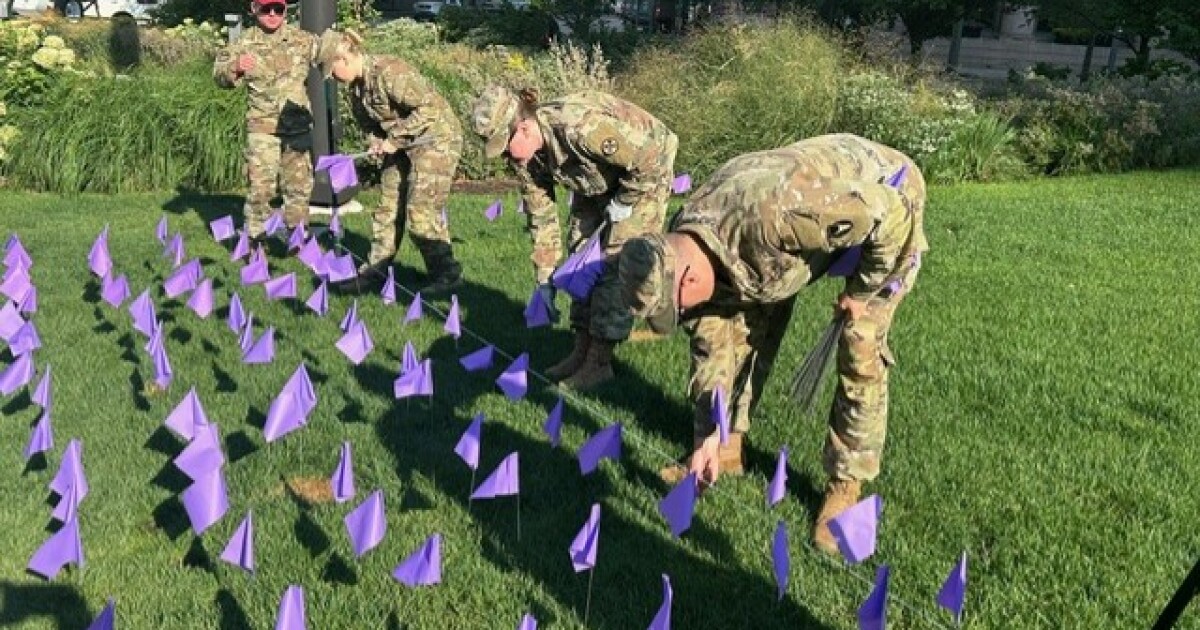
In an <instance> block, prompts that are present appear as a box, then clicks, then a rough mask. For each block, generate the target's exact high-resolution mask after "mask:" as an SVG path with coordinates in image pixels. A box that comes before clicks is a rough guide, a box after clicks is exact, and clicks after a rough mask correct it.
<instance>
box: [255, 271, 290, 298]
mask: <svg viewBox="0 0 1200 630" xmlns="http://www.w3.org/2000/svg"><path fill="white" fill-rule="evenodd" d="M263 287H264V288H265V289H266V290H267V299H268V300H282V299H283V298H294V297H296V274H295V273H289V274H287V275H283V276H279V277H278V278H272V279H270V280H267V282H266V283H265V284H264V285H263Z"/></svg>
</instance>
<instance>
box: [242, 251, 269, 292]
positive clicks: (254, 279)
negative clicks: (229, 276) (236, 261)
mask: <svg viewBox="0 0 1200 630" xmlns="http://www.w3.org/2000/svg"><path fill="white" fill-rule="evenodd" d="M259 251H262V250H259ZM240 273H241V278H242V285H243V286H249V285H252V284H262V283H264V282H266V281H267V280H270V279H271V270H270V268H268V267H267V259H266V258H265V257H260V258H252V260H251V261H250V264H248V265H246V266H245V267H242V270H241V272H240Z"/></svg>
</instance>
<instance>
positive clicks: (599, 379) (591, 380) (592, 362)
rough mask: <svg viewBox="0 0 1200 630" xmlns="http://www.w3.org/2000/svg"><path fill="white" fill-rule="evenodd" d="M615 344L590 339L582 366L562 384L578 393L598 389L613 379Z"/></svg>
mask: <svg viewBox="0 0 1200 630" xmlns="http://www.w3.org/2000/svg"><path fill="white" fill-rule="evenodd" d="M616 347H617V344H615V343H613V342H611V341H605V340H603V339H592V342H591V345H590V346H588V351H587V358H585V359H584V361H583V365H580V366H579V369H577V370H575V373H574V374H572V375H571V376H570V377H569V378H567V379H565V380H563V382H562V384H563V385H566V386H567V387H570V388H571V389H574V390H578V391H586V390H589V389H592V388H594V387H599V386H600V385H603V384H604V383H607V382H608V381H611V380H612V379H613V378H614V376H615V375H614V374H613V369H612V356H613V349H614V348H616Z"/></svg>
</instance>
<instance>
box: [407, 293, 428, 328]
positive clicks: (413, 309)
mask: <svg viewBox="0 0 1200 630" xmlns="http://www.w3.org/2000/svg"><path fill="white" fill-rule="evenodd" d="M423 314H424V310H423V309H422V307H421V292H420V291H417V294H416V295H414V296H413V301H412V303H411V304H409V305H408V312H407V313H405V314H404V323H405V324H407V323H409V322H415V321H417V320H418V319H421V316H422V315H423Z"/></svg>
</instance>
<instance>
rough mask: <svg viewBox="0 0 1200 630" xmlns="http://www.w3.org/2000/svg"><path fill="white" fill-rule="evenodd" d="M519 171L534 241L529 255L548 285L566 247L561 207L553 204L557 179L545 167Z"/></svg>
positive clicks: (521, 168) (542, 279)
mask: <svg viewBox="0 0 1200 630" xmlns="http://www.w3.org/2000/svg"><path fill="white" fill-rule="evenodd" d="M516 173H517V180H518V181H520V182H521V198H522V199H524V201H525V213H526V217H527V220H528V228H529V239H530V240H531V241H532V243H533V253H532V254H531V255H530V257H529V258H530V260H532V261H533V267H534V270H535V272H536V274H537V282H538V284H545V283H547V282H549V281H550V276H551V275H553V274H554V268H555V267H556V266H557V265H558V259H559V257H560V256H561V255H562V249H563V248H562V228H561V227H560V226H559V220H558V207H557V206H556V205H555V203H554V179H553V178H552V177H551V176H550V174H549V173H548V172H545V171H544V170H538V171H536V172H532V173H531V172H530V171H529V169H527V168H524V167H517V168H516Z"/></svg>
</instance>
